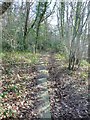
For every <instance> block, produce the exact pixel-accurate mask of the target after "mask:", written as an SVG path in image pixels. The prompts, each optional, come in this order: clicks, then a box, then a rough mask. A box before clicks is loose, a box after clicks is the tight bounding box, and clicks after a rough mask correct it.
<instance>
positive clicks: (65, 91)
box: [3, 54, 90, 120]
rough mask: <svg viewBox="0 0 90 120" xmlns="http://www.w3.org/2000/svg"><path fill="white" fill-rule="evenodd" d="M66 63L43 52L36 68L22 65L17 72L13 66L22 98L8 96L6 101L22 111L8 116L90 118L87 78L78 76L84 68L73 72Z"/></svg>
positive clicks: (21, 119) (22, 119) (26, 119)
mask: <svg viewBox="0 0 90 120" xmlns="http://www.w3.org/2000/svg"><path fill="white" fill-rule="evenodd" d="M64 65H65V61H63V60H60V59H56V58H55V56H54V54H43V55H42V54H41V55H40V57H39V62H38V64H36V65H35V66H34V68H33V69H31V66H30V65H26V66H23V65H21V67H20V66H19V68H20V69H18V71H17V68H15V66H12V70H13V71H14V72H15V70H16V72H17V73H16V75H15V77H14V76H13V79H14V78H15V79H16V81H15V79H14V81H15V83H14V84H15V85H19V87H20V88H21V97H20V98H17V100H16V98H15V101H13V100H12V99H11V98H10V99H8V101H7V103H6V104H7V105H10V104H11V105H13V106H14V105H15V108H18V112H17V113H19V114H18V115H17V118H16V119H13V118H11V119H10V118H8V119H9V120H32V119H37V118H39V119H46V118H48V119H49V120H52V119H53V120H56V119H61V120H74V118H85V119H87V120H89V119H90V116H89V115H88V107H87V106H88V101H87V99H88V84H87V83H88V81H87V80H86V81H85V80H84V79H81V77H80V76H79V75H80V74H79V73H80V71H81V72H83V70H79V71H78V70H77V71H74V73H71V72H72V71H69V70H68V69H67V68H66V67H65V66H64ZM21 70H22V71H21ZM25 72H26V73H25ZM23 73H24V74H23ZM20 74H21V75H20ZM16 77H17V78H16ZM7 82H10V81H5V84H3V86H5V85H6V84H7ZM12 82H13V81H12ZM23 86H24V89H23V90H22V87H23ZM10 97H11V96H10ZM12 98H13V97H12ZM8 119H3V120H8Z"/></svg>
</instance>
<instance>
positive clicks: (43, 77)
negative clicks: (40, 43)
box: [37, 58, 51, 119]
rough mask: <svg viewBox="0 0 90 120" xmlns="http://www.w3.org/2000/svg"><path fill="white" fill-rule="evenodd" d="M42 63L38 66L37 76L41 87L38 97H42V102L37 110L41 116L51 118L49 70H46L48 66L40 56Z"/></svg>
mask: <svg viewBox="0 0 90 120" xmlns="http://www.w3.org/2000/svg"><path fill="white" fill-rule="evenodd" d="M39 63H40V65H39V66H38V68H37V69H38V76H37V87H39V88H41V90H40V91H38V94H37V97H39V98H40V100H41V101H42V103H41V104H40V105H39V106H38V107H37V112H38V115H39V118H41V119H42V118H49V119H51V112H50V102H49V94H48V87H47V83H48V82H47V78H48V77H49V75H48V71H47V70H46V66H45V65H44V64H43V63H44V62H43V58H40V62H39Z"/></svg>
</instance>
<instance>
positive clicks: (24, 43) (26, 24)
mask: <svg viewBox="0 0 90 120" xmlns="http://www.w3.org/2000/svg"><path fill="white" fill-rule="evenodd" d="M26 8H27V13H26V21H25V27H24V38H23V49H24V50H25V49H27V44H26V41H25V40H26V36H27V26H28V19H29V12H30V2H26Z"/></svg>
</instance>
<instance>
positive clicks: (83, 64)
mask: <svg viewBox="0 0 90 120" xmlns="http://www.w3.org/2000/svg"><path fill="white" fill-rule="evenodd" d="M80 65H81V66H82V67H84V66H88V67H89V66H90V64H89V63H88V62H87V61H86V60H82V61H81V63H80Z"/></svg>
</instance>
